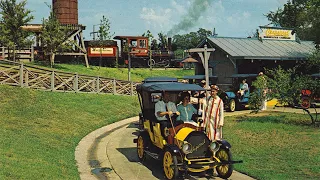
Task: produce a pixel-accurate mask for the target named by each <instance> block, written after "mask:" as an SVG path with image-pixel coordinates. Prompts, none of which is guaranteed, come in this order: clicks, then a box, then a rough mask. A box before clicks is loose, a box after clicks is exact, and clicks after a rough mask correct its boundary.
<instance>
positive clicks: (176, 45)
mask: <svg viewBox="0 0 320 180" xmlns="http://www.w3.org/2000/svg"><path fill="white" fill-rule="evenodd" d="M209 36H212V32H211V31H209V30H206V29H203V28H199V30H198V31H197V32H190V33H188V34H183V35H179V34H177V35H174V36H173V37H172V50H173V51H176V52H180V53H179V54H178V56H179V55H180V56H182V53H183V51H184V50H186V49H190V48H195V47H197V46H198V45H199V43H201V41H203V40H205V39H206V38H207V37H209Z"/></svg>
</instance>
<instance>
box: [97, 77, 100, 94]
mask: <svg viewBox="0 0 320 180" xmlns="http://www.w3.org/2000/svg"><path fill="white" fill-rule="evenodd" d="M96 82H97V83H96V91H97V93H99V92H100V78H99V77H97V81H96Z"/></svg>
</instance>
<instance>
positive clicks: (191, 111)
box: [177, 92, 197, 125]
mask: <svg viewBox="0 0 320 180" xmlns="http://www.w3.org/2000/svg"><path fill="white" fill-rule="evenodd" d="M181 99H182V103H181V104H179V105H178V107H177V110H178V112H179V113H180V116H178V117H177V120H180V121H183V122H184V123H191V124H193V125H197V123H196V122H194V121H193V120H192V117H193V115H196V114H197V110H196V109H195V108H194V106H193V105H192V104H190V93H188V92H182V93H181Z"/></svg>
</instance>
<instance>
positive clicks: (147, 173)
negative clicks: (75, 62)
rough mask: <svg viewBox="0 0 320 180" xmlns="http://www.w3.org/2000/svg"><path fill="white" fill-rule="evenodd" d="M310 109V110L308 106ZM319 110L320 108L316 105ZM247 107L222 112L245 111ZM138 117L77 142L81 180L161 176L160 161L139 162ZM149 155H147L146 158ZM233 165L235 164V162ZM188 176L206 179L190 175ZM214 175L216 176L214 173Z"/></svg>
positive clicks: (238, 177)
mask: <svg viewBox="0 0 320 180" xmlns="http://www.w3.org/2000/svg"><path fill="white" fill-rule="evenodd" d="M269 111H280V112H293V113H304V112H303V111H302V110H301V109H293V108H283V107H279V108H276V109H272V108H269ZM312 111H314V110H312ZM317 112H320V109H319V108H318V109H317ZM248 113H250V111H249V110H245V111H236V112H233V113H228V112H227V113H225V115H226V116H231V115H239V114H248ZM137 121H138V117H133V118H129V119H125V120H123V121H119V122H117V123H113V124H111V125H108V126H105V127H102V128H100V129H97V130H96V131H94V132H92V133H90V134H88V135H87V136H86V137H84V138H83V139H82V140H81V141H80V143H79V144H78V146H77V148H76V152H75V159H76V162H77V166H78V171H79V174H80V178H81V179H82V180H91V179H92V180H97V179H102V180H103V179H110V180H117V179H124V180H127V179H128V180H144V179H146V180H151V179H164V177H163V174H162V170H161V168H160V167H161V162H160V161H155V160H150V161H148V160H147V161H146V163H145V164H143V165H142V164H141V163H140V162H139V160H138V157H137V153H136V144H135V143H133V139H134V138H135V137H136V136H135V131H136V130H137V129H136V126H135V125H134V123H136V122H137ZM150 159H151V158H150ZM235 166H237V165H235ZM110 170H111V171H110ZM188 179H207V178H198V177H193V176H190V177H188ZM214 179H220V178H217V177H215V178H214ZM229 179H235V180H251V179H253V178H251V177H249V176H246V175H244V174H241V173H239V172H237V171H234V172H233V174H232V176H231V177H230V178H229Z"/></svg>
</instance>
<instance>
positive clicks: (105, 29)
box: [98, 15, 118, 67]
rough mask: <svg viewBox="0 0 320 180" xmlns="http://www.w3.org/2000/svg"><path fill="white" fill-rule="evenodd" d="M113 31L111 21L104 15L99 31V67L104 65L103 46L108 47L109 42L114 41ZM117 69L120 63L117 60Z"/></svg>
mask: <svg viewBox="0 0 320 180" xmlns="http://www.w3.org/2000/svg"><path fill="white" fill-rule="evenodd" d="M110 29H111V23H110V21H109V19H107V18H106V17H105V16H104V15H103V16H102V19H101V20H100V26H99V30H98V37H99V41H98V46H100V60H99V66H101V65H102V50H103V46H104V45H106V43H107V41H108V40H110V39H112V37H113V36H114V34H115V33H111V32H110ZM115 65H116V67H118V61H117V60H116V64H115Z"/></svg>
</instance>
